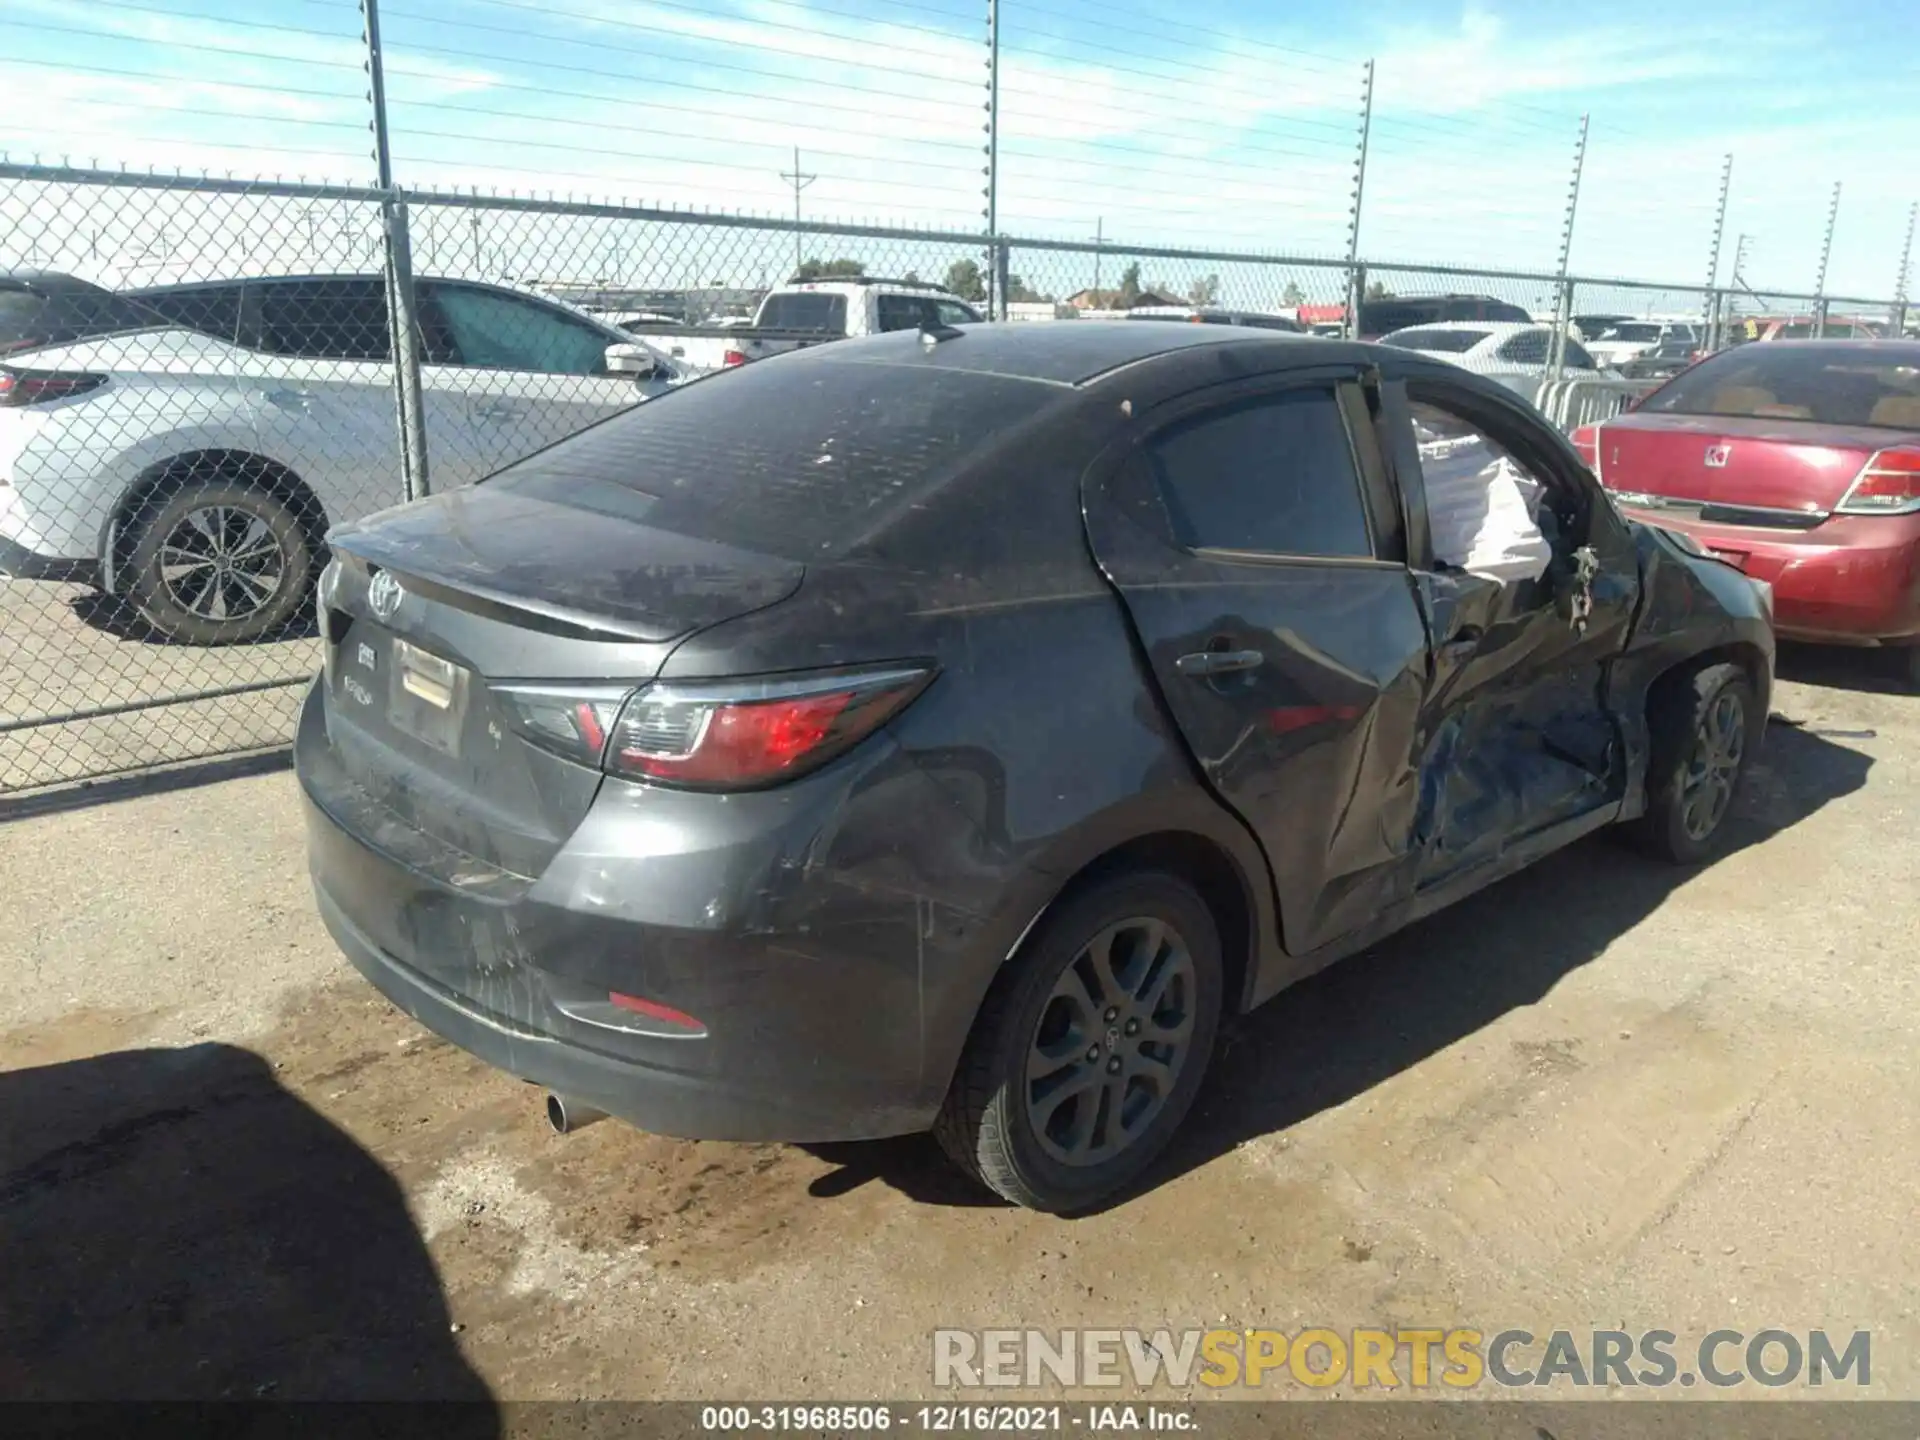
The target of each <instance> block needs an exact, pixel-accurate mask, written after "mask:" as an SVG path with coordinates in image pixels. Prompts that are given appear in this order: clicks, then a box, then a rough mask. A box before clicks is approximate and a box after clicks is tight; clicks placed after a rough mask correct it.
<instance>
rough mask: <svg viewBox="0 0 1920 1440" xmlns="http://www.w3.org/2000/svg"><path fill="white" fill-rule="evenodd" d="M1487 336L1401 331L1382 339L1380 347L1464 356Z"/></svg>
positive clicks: (1464, 332) (1481, 333) (1481, 332)
mask: <svg viewBox="0 0 1920 1440" xmlns="http://www.w3.org/2000/svg"><path fill="white" fill-rule="evenodd" d="M1486 338H1487V335H1486V332H1485V331H1484V330H1401V331H1399V332H1397V333H1395V334H1392V335H1388V336H1386V337H1384V338H1383V339H1382V340H1381V341H1380V343H1381V344H1382V345H1394V346H1398V347H1399V348H1400V349H1402V350H1432V351H1437V352H1439V353H1440V354H1443V355H1464V354H1466V353H1467V351H1469V350H1471V349H1472V348H1473V347H1474V346H1476V345H1478V344H1479V343H1480V342H1481V341H1482V340H1484V339H1486Z"/></svg>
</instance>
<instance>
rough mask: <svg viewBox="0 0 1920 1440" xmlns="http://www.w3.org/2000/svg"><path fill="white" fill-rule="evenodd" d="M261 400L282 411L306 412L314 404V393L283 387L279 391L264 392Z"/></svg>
mask: <svg viewBox="0 0 1920 1440" xmlns="http://www.w3.org/2000/svg"><path fill="white" fill-rule="evenodd" d="M260 398H261V399H262V400H264V401H266V402H267V404H269V405H277V406H279V407H280V409H282V410H305V409H306V408H307V407H308V406H309V405H311V404H312V403H313V392H312V391H311V390H290V389H287V388H285V387H282V388H280V389H277V390H262V391H261V392H260Z"/></svg>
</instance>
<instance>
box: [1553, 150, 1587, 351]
mask: <svg viewBox="0 0 1920 1440" xmlns="http://www.w3.org/2000/svg"><path fill="white" fill-rule="evenodd" d="M1586 163H1587V117H1586V116H1585V115H1582V116H1581V117H1580V138H1579V139H1578V140H1576V141H1575V142H1574V145H1573V183H1572V184H1571V185H1570V186H1568V188H1567V218H1566V222H1565V223H1564V224H1563V225H1562V226H1561V227H1560V263H1559V266H1558V268H1557V269H1556V270H1555V271H1554V274H1555V275H1556V276H1557V277H1558V279H1559V290H1558V292H1557V294H1556V297H1555V300H1554V309H1553V343H1552V346H1551V347H1550V349H1549V351H1548V358H1547V380H1548V382H1549V383H1557V382H1558V381H1559V380H1560V378H1561V376H1562V375H1563V374H1564V373H1565V371H1566V367H1567V327H1568V326H1569V325H1571V324H1572V323H1573V283H1572V281H1571V280H1569V279H1568V277H1567V267H1568V265H1569V264H1570V263H1571V261H1572V259H1573V220H1574V216H1575V215H1576V214H1578V213H1579V210H1580V172H1581V171H1582V170H1583V169H1584V168H1585V167H1586Z"/></svg>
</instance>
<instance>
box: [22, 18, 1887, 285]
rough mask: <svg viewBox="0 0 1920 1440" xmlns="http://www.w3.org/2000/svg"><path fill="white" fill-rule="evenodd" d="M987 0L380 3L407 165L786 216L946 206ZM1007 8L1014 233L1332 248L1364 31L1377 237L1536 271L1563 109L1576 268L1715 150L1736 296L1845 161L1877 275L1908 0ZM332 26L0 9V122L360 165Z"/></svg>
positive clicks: (1675, 234) (1772, 268)
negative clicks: (1584, 125)
mask: <svg viewBox="0 0 1920 1440" xmlns="http://www.w3.org/2000/svg"><path fill="white" fill-rule="evenodd" d="M983 10H984V5H983V4H982V3H981V0H383V15H384V29H385V32H386V33H385V39H386V46H387V52H388V67H389V76H388V88H389V94H390V96H391V99H392V128H393V134H394V143H395V150H396V153H397V156H398V175H399V178H400V179H401V181H402V182H403V183H406V184H410V185H419V186H427V185H458V186H461V187H470V186H480V187H482V188H497V189H500V190H503V191H504V190H509V189H511V190H516V191H522V192H525V191H534V192H539V193H545V192H546V191H547V190H549V189H551V190H553V191H555V192H556V193H567V192H572V193H574V194H577V195H586V194H591V195H593V196H596V197H599V196H616V197H621V198H625V199H630V200H637V201H644V202H648V203H665V204H674V205H679V206H681V207H700V208H714V207H723V208H726V209H728V210H745V211H752V212H764V213H776V214H791V213H792V203H793V201H792V192H791V189H790V187H789V186H788V184H787V182H786V181H785V180H783V179H782V178H781V172H783V171H789V172H790V171H791V170H792V169H793V148H794V147H795V146H798V147H799V148H800V168H801V172H802V173H803V174H807V175H812V176H815V177H816V178H815V179H813V181H812V182H811V183H810V184H809V185H808V187H807V188H806V190H805V192H804V193H803V195H802V197H801V203H802V206H803V208H804V211H805V213H806V214H807V215H808V216H809V217H828V216H830V217H836V218H841V219H845V220H860V221H868V222H878V223H897V224H909V225H918V226H928V227H941V228H952V229H970V228H975V227H977V226H978V224H979V223H980V205H981V197H980V194H979V190H980V185H981V176H980V167H981V164H982V156H981V153H980V145H981V142H982V139H983V136H982V130H981V127H982V121H983V119H984V112H983V101H984V88H983V86H984V81H985V76H986V71H985V65H984V51H983V48H982V45H981V39H982V35H983V30H984V26H983V23H982V18H981V17H982V12H983ZM1002 26H1003V33H1002V69H1001V168H1000V174H1001V186H1000V221H1001V226H1002V228H1003V229H1004V230H1007V231H1010V232H1014V233H1026V234H1033V235H1040V236H1050V237H1059V238H1073V239H1078V238H1082V237H1091V236H1092V235H1093V234H1094V233H1095V231H1096V228H1097V229H1098V230H1099V231H1100V232H1101V233H1102V234H1104V235H1105V236H1107V237H1108V238H1110V239H1117V240H1120V241H1123V242H1126V241H1130V242H1133V243H1138V244H1160V245H1184V246H1204V247H1210V248H1218V249H1251V250H1259V251H1265V252H1281V253H1288V254H1300V255H1340V254H1343V253H1344V251H1345V247H1346V226H1347V210H1348V203H1349V199H1348V197H1349V191H1350V188H1351V174H1352V168H1353V159H1354V155H1355V148H1356V141H1357V133H1358V127H1359V120H1360V99H1361V89H1362V75H1363V71H1362V62H1364V61H1365V60H1366V59H1368V58H1369V57H1371V58H1373V60H1374V62H1375V70H1374V77H1375V91H1374V125H1373V131H1372V143H1371V145H1370V149H1369V155H1368V168H1367V176H1366V190H1365V203H1364V207H1363V212H1362V228H1361V249H1362V251H1363V252H1365V253H1367V254H1370V255H1375V256H1382V257H1392V258H1400V259H1406V260H1424V261H1433V262H1445V263H1455V264H1474V263H1478V264H1486V265H1489V266H1502V267H1515V268H1530V269H1551V268H1552V267H1553V265H1554V263H1555V261H1556V258H1557V252H1558V248H1559V244H1560V226H1561V220H1562V216H1563V214H1564V209H1565V204H1566V200H1567V191H1568V185H1569V182H1570V180H1571V173H1572V163H1573V156H1574V147H1575V140H1576V136H1577V133H1578V124H1579V117H1580V115H1581V114H1582V113H1583V112H1586V113H1589V114H1590V115H1591V117H1592V118H1591V128H1590V132H1589V137H1588V151H1587V164H1586V169H1585V174H1584V178H1583V183H1582V189H1581V193H1580V198H1579V210H1578V223H1577V225H1576V227H1575V233H1574V240H1573V249H1572V262H1573V266H1574V268H1575V270H1576V271H1579V272H1583V273H1589V274H1598V275H1617V276H1637V277H1651V278H1660V279H1672V280H1676V281H1698V280H1703V279H1704V278H1705V276H1706V273H1707V263H1708V241H1709V235H1710V231H1711V227H1712V220H1713V210H1714V203H1715V199H1716V195H1717V190H1718V185H1719V177H1720V171H1721V164H1722V157H1723V156H1724V155H1725V154H1727V153H1729V152H1731V153H1732V154H1733V156H1734V163H1733V184H1732V200H1731V203H1730V207H1729V213H1728V222H1727V239H1726V247H1725V253H1724V254H1723V256H1722V259H1721V264H1720V272H1719V273H1720V278H1721V279H1722V280H1723V281H1724V280H1725V279H1727V278H1728V277H1729V276H1730V274H1731V272H1732V259H1733V250H1734V246H1735V240H1736V237H1737V236H1738V235H1740V234H1745V235H1746V236H1747V237H1748V238H1747V242H1746V250H1745V265H1744V276H1745V278H1746V279H1747V280H1748V282H1750V283H1751V284H1753V285H1754V286H1755V288H1757V289H1761V290H1764V289H1766V288H1767V287H1768V286H1773V287H1777V288H1781V289H1796V290H1808V289H1811V288H1812V286H1813V284H1814V282H1815V278H1816V274H1817V271H1818V266H1819V259H1820V238H1821V232H1822V230H1823V228H1824V225H1825V220H1826V214H1827V208H1828V204H1829V199H1830V195H1831V191H1832V187H1833V184H1834V182H1835V181H1839V182H1841V184H1842V190H1841V199H1840V209H1839V224H1838V227H1837V232H1836V238H1835V241H1834V246H1833V253H1832V256H1831V260H1830V263H1829V271H1828V289H1829V291H1830V292H1833V293H1842V294H1852V295H1860V296H1870V297H1880V296H1885V295H1888V294H1890V293H1891V292H1892V290H1893V287H1894V284H1895V280H1896V275H1897V272H1898V269H1899V265H1900V251H1901V243H1902V239H1903V236H1904V233H1905V231H1906V227H1907V217H1908V213H1909V207H1910V206H1911V205H1912V203H1913V202H1914V200H1915V199H1916V198H1920V165H1917V164H1916V163H1915V157H1916V156H1920V96H1917V95H1916V90H1915V85H1914V73H1915V66H1914V63H1913V62H1914V57H1915V55H1916V52H1920V45H1917V44H1916V42H1920V8H1917V7H1914V6H1912V5H1911V4H1910V3H1907V4H1895V3H1890V0H1867V3H1854V4H1850V5H1847V6H1845V7H1837V6H1832V5H1821V4H1814V3H1798V0H1757V3H1756V0H1741V3H1737V4H1735V3H1729V0H1698V3H1695V4H1694V5H1692V6H1689V7H1680V6H1675V5H1672V4H1670V3H1669V4H1659V5H1656V4H1650V3H1644V0H1610V3H1609V4H1608V5H1606V6H1604V7H1599V6H1577V7H1576V6H1564V7H1561V6H1556V7H1547V6H1542V5H1539V4H1537V3H1535V4H1518V3H1501V0H1474V3H1466V4H1462V3H1459V0H1452V3H1440V0H1413V3H1380V4H1375V5H1370V6H1368V5H1355V4H1352V3H1350V0H1343V3H1338V4H1335V3H1326V0H1302V3H1284V4H1283V3H1278V0H1262V3H1255V0H1180V3H1177V4H1176V3H1175V0H1002ZM358 28H359V22H358V15H357V9H356V6H355V5H354V4H353V3H351V0H275V3H274V4H272V5H271V6H265V5H249V4H245V3H242V0H4V4H0V91H4V93H6V94H7V95H8V97H9V100H8V103H7V104H5V105H4V106H0V147H4V148H6V149H7V150H8V151H9V152H10V153H11V154H12V156H13V158H15V159H26V158H31V156H32V155H33V154H35V153H38V154H40V155H41V157H42V158H43V159H57V158H59V157H61V156H63V155H64V156H69V157H71V158H73V159H74V160H75V161H77V162H82V163H84V162H85V161H87V160H90V159H98V160H99V161H101V162H103V163H114V164H118V163H122V162H124V163H128V164H131V165H134V166H138V167H144V166H146V165H149V164H157V165H163V166H166V167H167V168H172V167H173V166H174V165H182V166H185V167H187V168H189V169H199V168H209V169H212V170H214V171H216V172H221V173H224V172H227V171H231V172H233V173H235V174H238V175H255V174H274V173H280V174H285V175H289V176H292V175H300V174H304V175H307V176H309V177H313V178H317V177H320V176H327V177H329V178H334V179H349V180H360V181H363V180H366V179H368V178H370V176H371V162H370V160H368V159H367V138H366V134H365V130H364V125H365V121H366V114H367V111H366V105H365V102H364V99H363V98H362V91H363V88H364V80H363V77H362V75H361V74H360V71H359V68H358V57H359V46H358V38H357V37H358ZM37 223H38V222H37ZM5 227H6V221H5V220H4V219H3V218H0V256H4V255H5V254H6V253H7V250H8V247H9V246H11V247H12V248H14V249H17V248H19V245H18V242H19V239H20V234H21V233H22V232H21V228H20V227H19V226H15V227H14V229H15V233H14V234H13V235H11V236H9V235H8V234H7V233H6V229H5ZM481 239H482V243H483V244H484V243H487V242H486V238H485V237H484V236H483V237H481ZM491 243H493V245H494V247H495V249H496V250H500V249H502V247H504V246H505V245H506V244H507V243H508V242H507V241H506V240H505V239H498V238H496V239H495V240H494V241H492V242H491ZM532 243H535V242H534V240H533V238H531V237H530V236H529V235H524V234H523V235H521V236H519V237H518V238H516V239H514V240H513V241H512V244H513V245H514V246H515V247H517V249H516V253H515V260H516V263H523V264H530V263H533V262H532V259H531V258H530V257H529V256H528V254H527V253H526V247H527V246H528V245H529V244H532ZM568 243H569V244H573V245H579V244H585V243H587V242H586V241H584V240H575V241H570V242H568ZM592 243H593V244H594V245H596V246H598V245H600V244H601V243H602V242H601V241H600V240H598V239H595V240H594V241H593V242H592ZM610 243H616V244H617V242H610ZM758 253H759V252H757V251H756V252H754V253H753V255H751V256H750V255H749V254H748V252H747V250H746V249H745V248H743V245H736V246H735V247H734V250H733V251H732V252H730V253H729V254H720V253H715V254H713V255H711V256H702V257H700V258H699V260H697V261H696V260H689V261H688V262H687V263H688V264H689V265H698V264H704V265H705V266H706V268H708V269H713V268H718V267H720V266H721V265H723V264H724V265H727V266H730V267H732V269H733V270H734V271H737V270H738V269H739V268H740V266H741V265H743V264H759V263H762V262H761V261H760V260H759V259H757V258H755V257H757V256H758ZM539 258H541V259H543V260H544V261H545V262H547V264H546V268H548V269H554V268H556V266H564V265H565V264H568V263H573V259H572V257H570V256H568V255H564V254H559V255H547V256H544V257H539ZM1043 259H1044V257H1042V259H1036V261H1035V262H1034V263H1035V265H1036V266H1038V265H1040V264H1041V263H1042V260H1043ZM703 278H719V277H716V276H708V277H703ZM1067 278H1068V277H1065V276H1064V275H1063V276H1062V280H1061V285H1062V286H1065V285H1066V283H1067ZM1056 288H1060V287H1056ZM1910 288H1911V287H1910ZM1315 298H1318V297H1315ZM1522 298H1525V299H1527V300H1532V299H1534V298H1536V297H1533V296H1531V295H1529V296H1526V297H1522Z"/></svg>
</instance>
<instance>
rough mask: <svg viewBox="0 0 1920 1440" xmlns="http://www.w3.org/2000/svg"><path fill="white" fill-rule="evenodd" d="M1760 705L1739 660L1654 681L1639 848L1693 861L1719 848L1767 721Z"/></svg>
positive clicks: (1637, 827) (1635, 830)
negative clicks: (1759, 710) (1649, 751)
mask: <svg viewBox="0 0 1920 1440" xmlns="http://www.w3.org/2000/svg"><path fill="white" fill-rule="evenodd" d="M1758 708H1759V707H1758V705H1757V704H1756V703H1755V700H1754V695H1753V684H1752V682H1751V681H1749V680H1748V679H1747V675H1746V672H1745V671H1743V670H1742V669H1741V668H1740V667H1739V666H1738V665H1726V664H1721V665H1706V666H1702V667H1701V668H1699V669H1697V670H1695V671H1694V672H1693V673H1692V674H1691V675H1677V676H1673V677H1670V678H1669V679H1668V680H1667V681H1665V682H1664V683H1663V684H1661V685H1660V686H1658V687H1656V689H1655V691H1654V693H1653V697H1652V699H1651V701H1650V703H1649V706H1648V713H1647V727H1648V730H1649V731H1650V732H1651V738H1652V746H1653V748H1652V755H1651V757H1650V759H1649V761H1648V766H1647V813H1646V814H1645V815H1643V816H1641V817H1640V818H1639V819H1638V820H1636V821H1634V822H1633V826H1632V830H1631V835H1632V838H1633V840H1634V841H1635V842H1636V843H1637V844H1638V845H1639V847H1640V848H1641V849H1642V850H1644V851H1646V852H1647V853H1648V854H1649V855H1652V856H1655V857H1656V858H1658V859H1661V860H1667V861H1670V862H1672V863H1673V864H1676V865H1695V864H1698V863H1700V862H1701V861H1703V860H1706V859H1709V858H1710V857H1711V856H1712V855H1713V854H1714V853H1715V852H1716V851H1717V850H1718V849H1719V848H1720V845H1721V843H1722V841H1723V839H1724V836H1725V830H1726V819H1727V816H1728V815H1729V814H1730V813H1732V810H1733V804H1734V801H1735V800H1737V799H1738V798H1739V795H1740V787H1741V784H1742V782H1743V781H1744V780H1745V779H1746V774H1747V762H1748V760H1749V759H1750V758H1751V756H1752V754H1753V751H1754V748H1755V747H1756V746H1757V745H1758V744H1759V742H1760V732H1761V727H1762V726H1764V725H1765V723H1766V717H1765V716H1764V715H1756V714H1755V713H1754V712H1755V711H1756V710H1757V709H1758Z"/></svg>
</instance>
